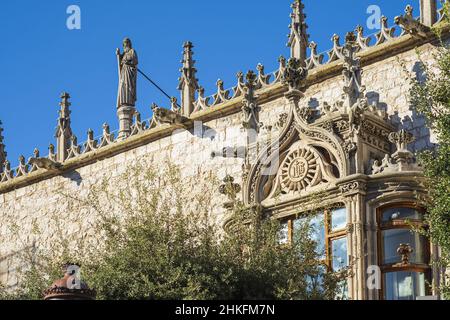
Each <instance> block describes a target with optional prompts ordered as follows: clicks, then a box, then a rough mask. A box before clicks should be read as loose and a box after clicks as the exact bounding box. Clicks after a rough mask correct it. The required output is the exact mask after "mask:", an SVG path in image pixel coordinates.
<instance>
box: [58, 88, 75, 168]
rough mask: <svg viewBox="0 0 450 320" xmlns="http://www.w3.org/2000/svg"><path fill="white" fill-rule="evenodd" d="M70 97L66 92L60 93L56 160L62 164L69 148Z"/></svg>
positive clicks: (70, 131)
mask: <svg viewBox="0 0 450 320" xmlns="http://www.w3.org/2000/svg"><path fill="white" fill-rule="evenodd" d="M69 99H70V95H69V94H68V93H67V92H63V93H61V102H60V103H59V106H60V107H61V109H60V110H59V118H58V125H57V127H56V133H55V138H56V149H57V151H56V159H57V161H59V162H64V161H65V160H66V158H67V155H68V153H67V152H68V151H67V150H68V149H69V148H70V137H71V136H72V128H71V126H70V125H71V121H70V114H71V111H70V109H69V107H70V106H71V105H72V104H71V103H70V102H69Z"/></svg>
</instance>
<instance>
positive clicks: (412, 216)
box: [382, 208, 423, 222]
mask: <svg viewBox="0 0 450 320" xmlns="http://www.w3.org/2000/svg"><path fill="white" fill-rule="evenodd" d="M422 218H423V215H422V213H421V212H420V211H417V210H416V209H413V208H390V209H386V210H384V211H383V217H382V221H383V222H389V221H392V220H408V219H409V220H422Z"/></svg>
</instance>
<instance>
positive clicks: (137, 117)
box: [130, 111, 147, 136]
mask: <svg viewBox="0 0 450 320" xmlns="http://www.w3.org/2000/svg"><path fill="white" fill-rule="evenodd" d="M146 129H147V123H146V122H145V121H144V122H143V121H142V120H141V113H140V112H138V111H136V112H135V113H134V123H133V125H132V126H131V134H130V135H131V136H135V135H137V134H140V133H141V132H144V131H145V130H146Z"/></svg>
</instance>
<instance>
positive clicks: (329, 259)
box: [280, 203, 349, 272]
mask: <svg viewBox="0 0 450 320" xmlns="http://www.w3.org/2000/svg"><path fill="white" fill-rule="evenodd" d="M342 208H344V209H345V210H346V213H347V225H348V208H347V206H346V205H344V204H343V203H337V204H335V205H332V206H330V207H327V208H326V209H324V208H322V209H315V210H311V211H308V212H302V213H297V214H292V215H289V216H287V217H283V218H281V219H280V221H281V222H282V223H286V222H287V225H288V240H287V244H288V245H289V244H291V243H292V240H293V236H294V221H295V220H297V219H299V218H306V217H313V216H315V215H318V214H321V213H323V214H324V226H325V241H324V242H325V260H321V262H322V263H323V264H324V265H325V266H326V267H327V271H330V272H332V271H333V251H332V243H333V241H335V240H339V239H342V238H346V239H347V241H348V236H347V235H348V228H347V225H346V226H345V227H344V228H342V229H339V230H335V231H333V230H332V226H331V224H332V219H331V217H332V212H333V210H336V209H342ZM348 250H349V247H348V243H347V257H348ZM348 262H349V261H348Z"/></svg>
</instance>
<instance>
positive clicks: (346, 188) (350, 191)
mask: <svg viewBox="0 0 450 320" xmlns="http://www.w3.org/2000/svg"><path fill="white" fill-rule="evenodd" d="M339 189H340V191H341V194H343V195H345V196H350V195H354V194H357V193H365V192H366V191H367V184H366V183H365V182H363V181H352V182H347V183H343V184H340V185H339Z"/></svg>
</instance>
